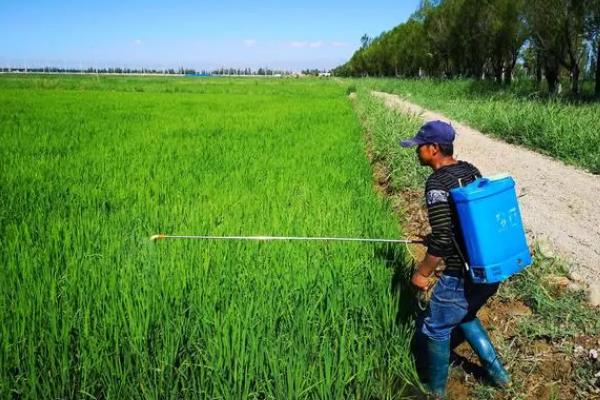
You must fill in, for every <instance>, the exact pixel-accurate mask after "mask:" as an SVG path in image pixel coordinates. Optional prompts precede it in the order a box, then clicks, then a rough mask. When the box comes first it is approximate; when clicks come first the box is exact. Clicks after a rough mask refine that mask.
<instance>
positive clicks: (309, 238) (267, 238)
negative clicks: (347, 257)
mask: <svg viewBox="0 0 600 400" xmlns="http://www.w3.org/2000/svg"><path fill="white" fill-rule="evenodd" d="M163 239H180V240H256V241H274V240H296V241H329V242H371V243H405V244H422V243H424V242H423V240H418V239H378V238H353V237H315V236H198V235H165V234H158V235H153V236H151V237H150V240H152V241H156V240H163Z"/></svg>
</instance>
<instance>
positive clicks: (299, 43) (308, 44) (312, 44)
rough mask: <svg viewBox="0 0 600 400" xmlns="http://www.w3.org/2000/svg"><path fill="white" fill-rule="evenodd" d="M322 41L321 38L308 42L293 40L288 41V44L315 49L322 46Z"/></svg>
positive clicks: (297, 47) (294, 46)
mask: <svg viewBox="0 0 600 400" xmlns="http://www.w3.org/2000/svg"><path fill="white" fill-rule="evenodd" d="M323 45H324V43H323V41H321V40H317V41H315V42H308V41H294V42H289V43H288V46H290V47H293V48H296V49H305V48H307V47H309V48H311V49H317V48H319V47H323Z"/></svg>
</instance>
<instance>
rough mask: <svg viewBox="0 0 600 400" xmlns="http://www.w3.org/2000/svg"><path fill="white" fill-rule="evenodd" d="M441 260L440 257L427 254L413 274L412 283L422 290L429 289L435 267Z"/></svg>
mask: <svg viewBox="0 0 600 400" xmlns="http://www.w3.org/2000/svg"><path fill="white" fill-rule="evenodd" d="M440 260H441V258H440V257H436V256H432V255H431V254H427V255H425V258H424V259H423V261H421V262H420V263H419V266H418V267H417V270H416V271H415V273H414V274H413V277H412V279H411V280H410V281H411V283H412V284H413V285H415V286H416V287H417V288H418V289H420V290H427V289H429V277H430V276H431V275H432V274H433V272H434V271H435V267H436V266H437V265H438V263H439V262H440Z"/></svg>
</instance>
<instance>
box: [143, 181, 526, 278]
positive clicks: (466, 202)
mask: <svg viewBox="0 0 600 400" xmlns="http://www.w3.org/2000/svg"><path fill="white" fill-rule="evenodd" d="M450 196H451V197H452V199H453V201H454V204H455V207H456V211H457V215H458V218H459V224H460V228H461V232H462V235H463V238H464V243H465V250H466V254H465V253H464V252H463V251H462V250H461V249H460V246H458V243H456V241H455V244H456V246H457V249H458V251H459V253H460V254H461V257H462V258H463V261H464V262H465V270H466V271H467V272H468V274H469V276H470V277H471V279H472V281H473V282H474V283H495V282H500V281H503V280H505V279H507V278H508V277H510V276H511V275H513V274H515V273H517V272H520V271H522V270H523V269H524V268H525V267H527V266H528V265H530V264H531V255H530V253H529V248H528V247H527V240H526V238H525V231H524V229H523V223H522V220H521V213H520V211H519V204H518V202H517V195H516V192H515V182H514V180H513V179H512V178H511V177H508V176H504V177H489V178H477V179H475V180H474V181H473V182H471V183H470V184H468V185H466V186H463V187H458V188H455V189H451V190H450ZM150 239H151V240H159V239H192V240H257V241H274V240H290V241H338V242H376V243H405V244H408V243H413V244H419V243H423V241H422V240H411V239H377V238H346V237H297V236H196V235H166V234H159V235H154V236H152V237H151V238H150Z"/></svg>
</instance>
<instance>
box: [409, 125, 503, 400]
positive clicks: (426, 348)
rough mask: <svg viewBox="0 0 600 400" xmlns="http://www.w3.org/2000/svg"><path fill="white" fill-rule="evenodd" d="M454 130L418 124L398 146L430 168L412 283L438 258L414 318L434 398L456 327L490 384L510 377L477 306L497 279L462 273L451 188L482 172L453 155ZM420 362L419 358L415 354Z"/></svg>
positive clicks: (421, 283)
mask: <svg viewBox="0 0 600 400" xmlns="http://www.w3.org/2000/svg"><path fill="white" fill-rule="evenodd" d="M454 137H455V132H454V129H453V128H452V126H450V125H449V124H447V123H445V122H442V121H431V122H428V123H426V124H425V125H423V126H422V127H421V129H420V130H419V132H417V134H416V135H415V136H414V137H413V138H412V139H409V140H405V141H402V142H401V146H402V147H416V148H417V154H418V157H419V161H420V162H421V165H424V166H428V167H430V168H431V169H432V170H433V173H432V174H431V175H430V176H429V178H428V179H427V183H426V185H425V200H426V203H427V211H428V216H429V224H430V226H431V234H429V235H428V236H427V238H426V240H425V243H426V245H427V254H426V255H425V258H424V259H423V261H421V262H420V263H419V265H418V267H417V270H416V272H415V273H414V275H413V277H412V283H413V285H415V286H416V287H417V288H418V289H420V290H424V291H426V290H428V289H429V284H430V282H431V277H432V275H433V274H434V273H436V271H435V270H436V267H437V266H438V264H440V262H441V261H442V260H443V261H444V264H445V269H444V270H443V272H442V273H441V276H440V277H439V280H438V282H437V284H436V285H435V287H434V288H433V292H432V296H431V300H430V302H429V305H428V307H427V309H426V310H425V311H424V312H422V313H421V315H420V316H419V318H418V319H417V331H416V340H415V343H416V346H417V351H418V353H419V354H421V355H422V360H421V362H422V363H424V364H425V368H426V372H425V374H424V377H423V378H424V381H425V382H424V383H425V386H426V387H427V388H428V389H429V391H430V392H431V393H432V394H433V395H434V396H436V397H437V398H443V397H444V396H445V392H446V381H447V378H448V364H449V359H450V336H451V334H452V333H453V330H454V329H455V328H458V329H459V330H460V331H457V333H462V334H463V335H464V338H465V339H466V340H467V342H469V344H470V345H471V347H472V348H473V350H474V351H475V352H476V353H477V355H478V356H479V358H480V360H481V363H482V365H483V367H484V368H485V370H486V371H487V373H488V376H489V378H490V379H491V381H492V382H493V383H495V384H496V385H499V386H503V387H506V386H508V385H509V384H510V376H509V374H508V372H506V370H505V369H504V367H503V366H502V363H501V362H500V360H499V359H498V356H497V354H496V351H495V349H494V346H493V345H492V343H491V341H490V339H489V337H488V335H487V333H486V331H485V329H484V327H483V325H482V324H481V322H480V321H479V319H477V311H479V309H480V308H481V306H483V304H484V303H485V302H486V301H487V299H488V298H489V297H490V296H492V295H493V294H494V293H496V290H497V289H498V284H491V285H486V284H474V283H472V282H471V280H470V278H469V277H468V276H467V275H466V274H465V267H464V264H465V261H464V259H463V255H464V254H465V253H464V251H463V250H461V249H464V246H463V244H462V243H463V238H462V234H461V232H460V227H459V226H458V218H457V214H456V210H455V208H454V205H453V203H452V198H451V197H450V189H452V188H455V187H458V186H461V185H466V184H468V183H470V182H471V181H473V180H474V179H475V178H477V177H480V176H481V174H480V172H479V170H478V169H477V168H475V167H474V166H473V165H471V164H469V163H467V162H464V161H457V160H456V159H455V158H454V157H453V152H454V151H453V142H454ZM417 361H418V364H419V357H417Z"/></svg>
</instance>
